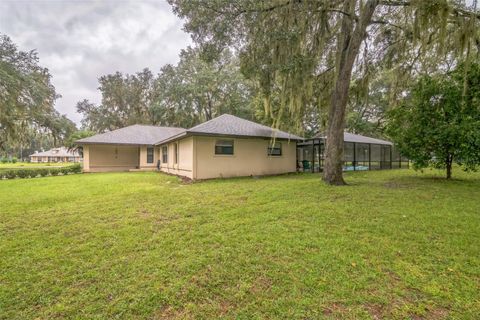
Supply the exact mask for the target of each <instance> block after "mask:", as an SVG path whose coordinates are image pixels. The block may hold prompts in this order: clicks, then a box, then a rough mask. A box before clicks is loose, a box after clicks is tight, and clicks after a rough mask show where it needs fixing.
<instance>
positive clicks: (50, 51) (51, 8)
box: [0, 0, 191, 123]
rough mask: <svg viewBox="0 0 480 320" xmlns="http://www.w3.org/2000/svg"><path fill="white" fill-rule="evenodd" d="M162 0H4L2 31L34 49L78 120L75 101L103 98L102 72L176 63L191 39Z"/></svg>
mask: <svg viewBox="0 0 480 320" xmlns="http://www.w3.org/2000/svg"><path fill="white" fill-rule="evenodd" d="M181 28H182V21H181V20H180V19H178V18H177V17H176V16H175V15H174V14H173V13H172V11H171V8H170V6H169V5H168V3H167V2H166V1H164V0H157V1H153V0H151V1H146V0H131V1H114V0H111V1H94V0H90V1H86V0H85V1H79V0H70V1H68V0H49V1H45V0H28V1H26V0H0V33H4V34H6V35H8V36H10V37H11V39H12V40H13V42H14V43H16V44H17V45H18V46H19V48H20V49H21V50H31V49H36V50H37V51H38V54H39V57H40V65H41V66H44V67H47V68H48V69H49V70H50V73H51V74H52V75H53V79H52V82H53V84H54V85H55V88H56V91H57V93H59V94H61V95H62V98H60V99H59V100H57V103H56V108H57V110H58V111H59V112H60V113H62V114H67V116H68V117H69V118H70V119H72V120H73V121H75V122H76V123H79V121H80V119H81V117H80V115H79V114H77V113H76V112H75V105H76V103H77V101H80V100H82V99H89V100H90V101H93V102H96V103H99V102H100V99H101V95H100V93H99V92H98V90H97V87H98V80H97V79H98V77H100V76H101V75H105V74H108V73H113V72H115V71H121V72H124V73H134V72H136V71H141V70H142V69H143V68H145V67H148V68H150V69H151V70H152V71H153V72H154V73H157V72H158V71H159V69H160V67H161V66H163V65H164V64H167V63H176V62H177V61H178V54H179V52H180V50H181V49H182V48H185V47H186V46H187V45H189V44H190V43H191V40H190V36H189V35H188V34H186V33H184V32H183V31H182V30H181Z"/></svg>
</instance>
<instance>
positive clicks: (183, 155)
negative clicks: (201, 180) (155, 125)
mask: <svg viewBox="0 0 480 320" xmlns="http://www.w3.org/2000/svg"><path fill="white" fill-rule="evenodd" d="M177 143H178V163H175V152H174V150H175V144H177ZM166 145H167V146H168V162H167V163H162V164H161V167H160V168H161V169H160V170H161V171H163V172H167V173H170V174H176V175H179V176H184V177H188V178H190V179H193V178H194V177H193V137H188V138H185V139H181V140H177V141H174V142H170V143H168V144H166ZM163 146H165V145H161V146H159V152H158V155H159V159H160V160H161V159H162V151H161V149H162V147H163Z"/></svg>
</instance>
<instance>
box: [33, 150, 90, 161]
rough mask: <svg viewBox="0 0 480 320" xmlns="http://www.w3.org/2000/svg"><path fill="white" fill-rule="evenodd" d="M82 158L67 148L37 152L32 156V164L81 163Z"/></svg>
mask: <svg viewBox="0 0 480 320" xmlns="http://www.w3.org/2000/svg"><path fill="white" fill-rule="evenodd" d="M81 160H82V157H81V156H80V154H79V153H78V152H77V151H76V150H75V151H73V150H69V149H68V148H65V147H59V148H52V149H50V150H48V151H43V152H37V151H35V153H34V154H31V155H30V162H80V161H81Z"/></svg>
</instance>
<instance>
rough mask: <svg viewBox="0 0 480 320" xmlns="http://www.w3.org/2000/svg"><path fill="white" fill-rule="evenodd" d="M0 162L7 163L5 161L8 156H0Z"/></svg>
mask: <svg viewBox="0 0 480 320" xmlns="http://www.w3.org/2000/svg"><path fill="white" fill-rule="evenodd" d="M0 162H1V163H7V162H8V158H6V157H2V158H1V159H0Z"/></svg>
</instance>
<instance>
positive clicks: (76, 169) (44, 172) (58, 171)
mask: <svg viewBox="0 0 480 320" xmlns="http://www.w3.org/2000/svg"><path fill="white" fill-rule="evenodd" d="M81 172H82V167H81V166H80V164H75V165H72V166H68V167H61V168H35V169H11V170H4V171H0V179H14V178H15V177H18V178H29V177H32V178H35V177H38V176H40V177H46V176H48V175H49V174H50V175H52V176H58V175H67V174H69V173H81Z"/></svg>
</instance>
